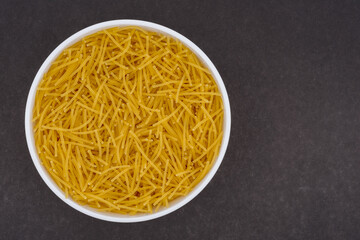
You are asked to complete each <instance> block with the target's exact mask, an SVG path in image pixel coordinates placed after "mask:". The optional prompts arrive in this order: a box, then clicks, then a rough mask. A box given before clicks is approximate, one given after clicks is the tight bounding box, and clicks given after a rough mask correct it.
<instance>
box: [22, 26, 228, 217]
mask: <svg viewBox="0 0 360 240" xmlns="http://www.w3.org/2000/svg"><path fill="white" fill-rule="evenodd" d="M125 26H139V27H142V28H144V29H147V30H150V31H153V32H159V33H161V34H164V35H169V36H171V37H173V38H174V39H178V40H180V41H181V42H182V43H183V44H185V45H186V46H187V47H188V48H190V49H191V50H192V51H193V52H194V53H195V54H196V55H197V56H198V58H199V59H200V60H201V61H202V62H203V64H204V65H205V66H206V67H208V69H209V70H210V71H211V73H212V75H213V77H214V79H215V81H216V83H217V85H218V87H219V90H220V92H221V94H222V100H223V104H224V127H223V128H224V135H223V139H222V143H221V147H220V152H219V156H218V158H217V160H216V161H215V163H214V165H213V166H212V168H211V169H210V171H209V172H208V173H207V175H206V176H205V177H204V178H203V179H202V181H201V182H199V183H198V184H197V185H196V186H195V188H194V189H193V190H192V191H191V192H190V193H189V194H188V195H186V196H184V197H180V198H177V199H175V200H173V201H171V202H170V203H169V207H168V208H165V207H163V208H160V209H159V211H158V212H154V213H150V214H136V215H133V216H130V215H123V214H117V213H107V212H99V211H97V210H96V209H94V208H91V207H87V206H81V205H79V204H78V203H76V202H75V201H73V200H72V199H71V198H66V197H65V194H64V192H63V191H62V190H61V189H60V188H59V187H58V186H57V185H56V183H55V182H54V181H53V180H52V178H51V177H50V175H49V174H48V172H47V170H46V169H45V168H44V166H43V165H41V163H40V159H39V156H38V154H37V151H36V147H35V141H34V133H33V124H32V110H33V108H34V101H35V94H36V89H37V86H38V84H39V82H40V81H41V79H42V77H43V75H44V73H46V72H47V70H48V69H49V67H50V66H51V63H52V62H53V61H54V60H55V59H56V58H57V57H58V55H59V54H60V53H61V52H62V51H63V50H64V49H66V48H67V47H69V46H71V45H72V44H74V43H76V42H78V41H79V40H81V39H82V38H83V37H85V36H87V35H90V34H92V33H95V32H97V31H100V30H103V29H107V28H112V27H125ZM230 124H231V115H230V103H229V98H228V95H227V92H226V89H225V86H224V83H223V80H222V79H221V77H220V74H219V72H218V71H217V70H216V68H215V66H214V64H213V63H212V62H211V61H210V59H209V58H208V57H207V56H206V55H205V53H204V52H203V51H202V50H201V49H200V48H199V47H197V46H196V45H195V44H194V43H193V42H191V41H190V40H189V39H187V38H186V37H184V36H183V35H181V34H179V33H177V32H175V31H173V30H171V29H169V28H166V27H164V26H161V25H159V24H155V23H151V22H146V21H139V20H113V21H108V22H102V23H98V24H95V25H92V26H90V27H87V28H85V29H83V30H81V31H79V32H77V33H75V34H74V35H72V36H71V37H69V38H68V39H66V40H65V41H64V42H62V43H61V44H60V45H59V46H58V47H57V48H56V49H55V50H54V51H53V52H52V53H51V54H50V55H49V56H48V57H47V58H46V60H45V62H44V63H43V64H42V65H41V67H40V69H39V71H38V72H37V74H36V76H35V79H34V81H33V83H32V85H31V88H30V92H29V96H28V99H27V103H26V110H25V133H26V140H27V144H28V148H29V151H30V155H31V158H32V160H33V162H34V164H35V167H36V169H37V170H38V172H39V174H40V176H41V177H42V179H43V180H44V181H45V183H46V184H47V185H48V187H49V188H50V189H51V190H52V191H53V192H54V193H55V194H56V195H57V196H58V197H59V198H60V199H61V200H63V201H64V202H65V203H67V204H68V205H70V206H71V207H73V208H75V209H76V210H78V211H80V212H82V213H84V214H86V215H89V216H91V217H94V218H98V219H101V220H105V221H111V222H142V221H147V220H151V219H155V218H158V217H161V216H164V215H166V214H169V213H171V212H173V211H175V210H177V209H178V208H180V207H182V206H184V205H185V204H186V203H188V202H190V201H191V200H192V199H193V198H194V197H195V196H196V195H198V194H199V193H200V192H201V191H202V190H203V189H204V188H205V186H206V185H207V184H208V183H209V182H210V180H211V179H212V178H213V176H214V175H215V173H216V171H217V170H218V168H219V166H220V164H221V162H222V160H223V158H224V155H225V151H226V148H227V145H228V142H229V137H230Z"/></svg>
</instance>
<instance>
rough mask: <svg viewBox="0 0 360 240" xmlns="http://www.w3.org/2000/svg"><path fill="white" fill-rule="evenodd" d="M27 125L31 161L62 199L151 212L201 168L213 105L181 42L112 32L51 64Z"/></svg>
mask: <svg viewBox="0 0 360 240" xmlns="http://www.w3.org/2000/svg"><path fill="white" fill-rule="evenodd" d="M33 124H34V136H35V144H36V148H37V152H38V154H39V157H40V159H41V162H42V164H43V165H44V167H45V168H46V169H47V171H48V172H49V174H50V175H51V177H52V179H53V180H54V181H55V182H56V184H57V185H58V186H59V187H60V188H61V189H62V190H63V191H64V193H65V195H66V197H71V198H72V199H73V200H74V201H76V202H78V203H79V204H82V205H88V206H90V207H93V208H96V209H98V210H100V211H109V212H116V213H124V214H135V213H151V212H153V211H156V210H157V209H158V208H159V207H160V206H168V205H169V202H170V201H171V200H173V199H175V198H177V197H179V196H185V195H186V194H188V193H189V192H190V191H191V190H192V189H193V188H194V186H196V184H198V183H199V182H200V181H201V179H202V178H203V177H204V176H205V175H206V173H207V172H208V171H209V169H210V168H211V166H212V164H213V163H214V161H215V160H216V157H217V156H218V152H219V148H220V145H221V141H222V136H223V103H222V98H221V94H220V92H219V90H218V87H217V85H216V83H215V81H214V79H213V77H212V76H211V73H210V72H209V70H208V69H206V68H205V67H204V66H203V65H202V64H201V63H200V61H199V59H198V58H197V57H196V55H195V54H194V53H192V52H191V51H190V50H189V49H188V48H187V47H185V46H184V45H183V44H182V43H181V42H179V41H178V40H175V39H172V38H171V37H168V36H165V35H161V34H158V33H154V32H148V31H145V30H144V29H141V28H138V27H125V28H112V29H107V30H103V31H99V32H97V33H95V34H92V35H90V36H87V37H85V38H83V39H82V40H81V41H79V42H77V43H76V44H74V45H73V46H71V47H69V48H67V49H66V50H64V51H63V52H62V53H61V54H60V55H59V57H58V58H57V59H56V60H55V61H54V62H53V63H52V65H51V67H50V69H49V70H48V72H47V73H46V74H45V75H44V76H43V79H42V81H41V82H40V84H39V86H38V88H37V92H36V98H35V105H34V109H33Z"/></svg>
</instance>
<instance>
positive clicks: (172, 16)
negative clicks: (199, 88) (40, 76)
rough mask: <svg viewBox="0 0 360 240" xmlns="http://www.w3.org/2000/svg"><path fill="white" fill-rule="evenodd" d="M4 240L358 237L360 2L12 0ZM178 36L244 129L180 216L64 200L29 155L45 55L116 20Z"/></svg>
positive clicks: (5, 41) (4, 40) (5, 46)
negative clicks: (209, 68) (87, 210)
mask: <svg viewBox="0 0 360 240" xmlns="http://www.w3.org/2000/svg"><path fill="white" fill-rule="evenodd" d="M0 3H1V4H0V5H1V6H0V30H1V33H0V49H1V51H0V63H1V73H0V89H1V94H0V103H1V104H0V121H1V127H0V140H1V142H0V239H24V240H25V239H88V240H90V239H360V184H359V182H360V174H359V171H360V148H359V141H360V104H359V103H360V55H359V54H360V45H359V44H360V8H359V7H360V5H359V4H358V3H356V2H355V1H354V2H349V1H338V2H329V1H328V2H326V1H324V2H323V3H320V2H318V3H315V2H314V1H308V2H304V1H281V2H276V3H272V4H269V3H267V2H265V3H260V2H255V1H207V2H205V1H195V0H192V1H185V0H182V1H134V0H133V1H120V0H118V1H90V0H89V1H39V0H33V1H17V0H14V1H10V0H5V1H4V0H2V1H1V2H0ZM124 18H132V19H142V20H148V21H153V22H156V23H160V24H163V25H165V26H167V27H170V28H173V29H174V30H176V31H178V32H180V33H181V34H183V35H185V36H186V37H188V38H190V39H191V40H192V41H193V42H194V43H195V44H197V45H198V46H199V47H200V48H202V49H203V50H204V52H205V53H206V54H207V55H208V56H209V57H210V59H212V61H213V62H214V64H215V65H216V66H217V68H218V70H219V72H220V74H221V75H222V77H223V79H224V82H225V85H226V86H227V88H228V93H229V97H230V103H231V108H232V114H233V118H232V121H233V127H232V132H231V139H230V144H229V148H228V151H227V154H226V157H225V159H224V161H223V164H222V165H221V167H220V169H219V172H218V173H217V174H216V176H215V177H214V179H213V180H212V181H211V183H210V184H209V185H208V187H207V188H206V189H205V190H204V191H203V192H202V193H201V194H200V195H199V196H198V197H197V198H195V199H194V200H193V201H192V202H191V203H189V204H187V205H186V206H185V207H183V208H182V209H180V210H178V211H176V212H174V213H172V214H170V215H168V216H165V217H162V218H160V219H157V220H153V221H150V222H144V223H136V224H116V223H109V222H103V221H100V220H96V219H93V218H90V217H88V216H85V215H83V214H81V213H79V212H77V211H75V210H73V209H72V208H70V207H68V206H67V205H66V204H65V203H63V202H62V201H61V200H60V199H58V198H57V197H56V196H55V195H54V194H53V193H52V192H51V191H50V190H49V189H48V187H47V186H46V185H45V183H44V182H43V181H42V180H41V178H40V176H39V175H38V173H37V172H36V170H35V167H34V166H33V164H32V161H31V159H30V156H29V154H28V150H27V146H26V142H25V136H24V124H23V119H24V109H25V102H26V97H27V93H28V90H29V88H30V85H31V82H32V80H33V78H34V76H35V74H36V72H37V70H38V68H39V67H40V65H41V64H42V62H43V61H44V60H45V58H46V57H47V55H48V54H49V53H50V52H51V51H52V50H53V49H54V48H55V47H56V46H57V45H58V44H59V43H60V42H62V41H63V40H65V39H66V38H67V37H69V36H70V35H71V34H73V33H75V32H76V31H78V30H80V29H82V28H84V27H87V26H89V25H92V24H94V23H98V22H101V21H105V20H112V19H124Z"/></svg>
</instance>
